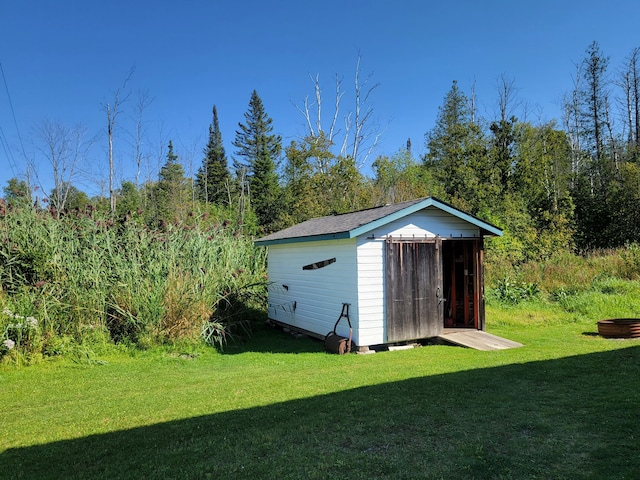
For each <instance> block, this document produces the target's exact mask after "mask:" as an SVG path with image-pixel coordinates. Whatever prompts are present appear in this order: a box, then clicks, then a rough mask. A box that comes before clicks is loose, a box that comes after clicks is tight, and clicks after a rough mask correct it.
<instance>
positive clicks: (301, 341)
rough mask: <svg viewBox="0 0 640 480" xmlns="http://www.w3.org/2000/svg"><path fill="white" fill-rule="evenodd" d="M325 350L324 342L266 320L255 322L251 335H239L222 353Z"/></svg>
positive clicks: (311, 351)
mask: <svg viewBox="0 0 640 480" xmlns="http://www.w3.org/2000/svg"><path fill="white" fill-rule="evenodd" d="M322 351H324V343H323V342H321V341H320V340H317V339H314V338H310V337H308V336H306V335H302V336H300V337H295V336H293V335H292V334H290V333H285V332H283V331H282V328H280V327H277V326H270V325H268V324H266V323H265V322H254V323H253V324H252V333H251V336H250V337H242V336H239V337H238V338H236V339H235V340H232V341H229V342H228V343H227V345H225V347H224V349H223V350H222V351H221V353H223V354H226V355H234V354H239V353H246V352H256V353H314V352H322Z"/></svg>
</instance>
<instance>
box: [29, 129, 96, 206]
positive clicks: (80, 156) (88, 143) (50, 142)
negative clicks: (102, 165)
mask: <svg viewBox="0 0 640 480" xmlns="http://www.w3.org/2000/svg"><path fill="white" fill-rule="evenodd" d="M36 134H37V137H38V139H37V141H36V144H35V146H36V149H37V151H39V152H40V153H41V154H42V155H43V156H44V157H45V158H46V159H47V162H48V163H49V165H50V166H51V170H52V173H53V190H51V191H50V192H49V198H50V201H51V204H52V205H53V206H54V207H55V208H56V209H57V210H58V211H61V210H64V208H65V205H66V202H67V197H68V194H69V189H70V187H71V186H72V182H73V181H74V180H75V178H76V176H77V175H78V174H79V173H80V168H79V167H80V165H81V164H82V163H84V160H85V159H86V158H87V157H88V155H89V151H90V150H91V148H92V146H93V144H94V143H95V138H87V129H86V127H84V126H81V125H77V126H75V127H72V128H69V127H66V126H64V125H63V124H61V123H56V122H52V121H50V120H45V121H43V122H42V123H41V124H40V125H39V126H38V127H37V130H36ZM30 167H31V170H32V171H33V172H34V173H35V176H36V181H37V183H38V184H39V187H40V188H41V190H42V191H43V192H46V189H45V187H44V186H43V182H42V180H41V179H40V178H39V176H38V171H39V169H38V168H36V166H35V165H31V166H30Z"/></svg>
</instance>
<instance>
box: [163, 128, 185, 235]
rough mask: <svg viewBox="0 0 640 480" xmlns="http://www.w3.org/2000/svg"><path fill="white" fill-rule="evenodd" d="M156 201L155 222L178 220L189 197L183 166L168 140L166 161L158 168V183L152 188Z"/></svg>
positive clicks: (182, 214)
mask: <svg viewBox="0 0 640 480" xmlns="http://www.w3.org/2000/svg"><path fill="white" fill-rule="evenodd" d="M154 196H155V203H156V222H158V223H163V222H171V223H175V222H178V221H179V220H180V219H181V218H183V217H184V214H185V213H186V205H187V201H188V197H189V190H188V186H187V179H186V178H185V176H184V168H183V167H182V165H181V164H180V163H178V156H177V155H176V154H175V153H174V151H173V143H172V142H171V140H170V141H169V151H168V152H167V161H166V163H165V164H164V165H163V166H162V168H161V169H160V174H159V177H158V183H157V184H156V186H155V188H154Z"/></svg>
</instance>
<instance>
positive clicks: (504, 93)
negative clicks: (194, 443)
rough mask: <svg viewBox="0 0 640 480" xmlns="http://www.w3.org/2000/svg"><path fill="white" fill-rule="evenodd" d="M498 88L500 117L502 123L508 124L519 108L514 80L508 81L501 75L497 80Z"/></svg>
mask: <svg viewBox="0 0 640 480" xmlns="http://www.w3.org/2000/svg"><path fill="white" fill-rule="evenodd" d="M497 87H498V115H499V117H500V121H502V122H506V121H507V120H508V119H509V118H510V117H511V116H513V112H514V110H515V108H517V107H518V106H519V102H518V101H517V100H516V98H515V95H516V93H517V90H516V88H515V86H514V81H513V80H512V79H507V78H506V77H505V75H500V77H498V80H497Z"/></svg>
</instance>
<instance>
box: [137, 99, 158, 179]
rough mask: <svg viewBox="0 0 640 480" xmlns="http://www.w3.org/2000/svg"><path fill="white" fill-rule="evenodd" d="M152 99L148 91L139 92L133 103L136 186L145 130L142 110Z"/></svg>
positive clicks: (142, 156) (140, 167) (142, 157)
mask: <svg viewBox="0 0 640 480" xmlns="http://www.w3.org/2000/svg"><path fill="white" fill-rule="evenodd" d="M153 100H154V99H153V97H151V96H150V95H149V92H148V91H144V92H139V93H138V97H137V101H136V105H135V133H134V147H135V153H134V157H135V162H136V187H137V186H138V183H139V182H140V171H141V169H142V161H143V159H144V154H143V153H142V143H143V140H144V137H145V135H146V132H147V130H146V127H145V125H144V121H143V117H144V111H145V110H146V109H147V107H148V106H149V105H151V103H152V102H153Z"/></svg>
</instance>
